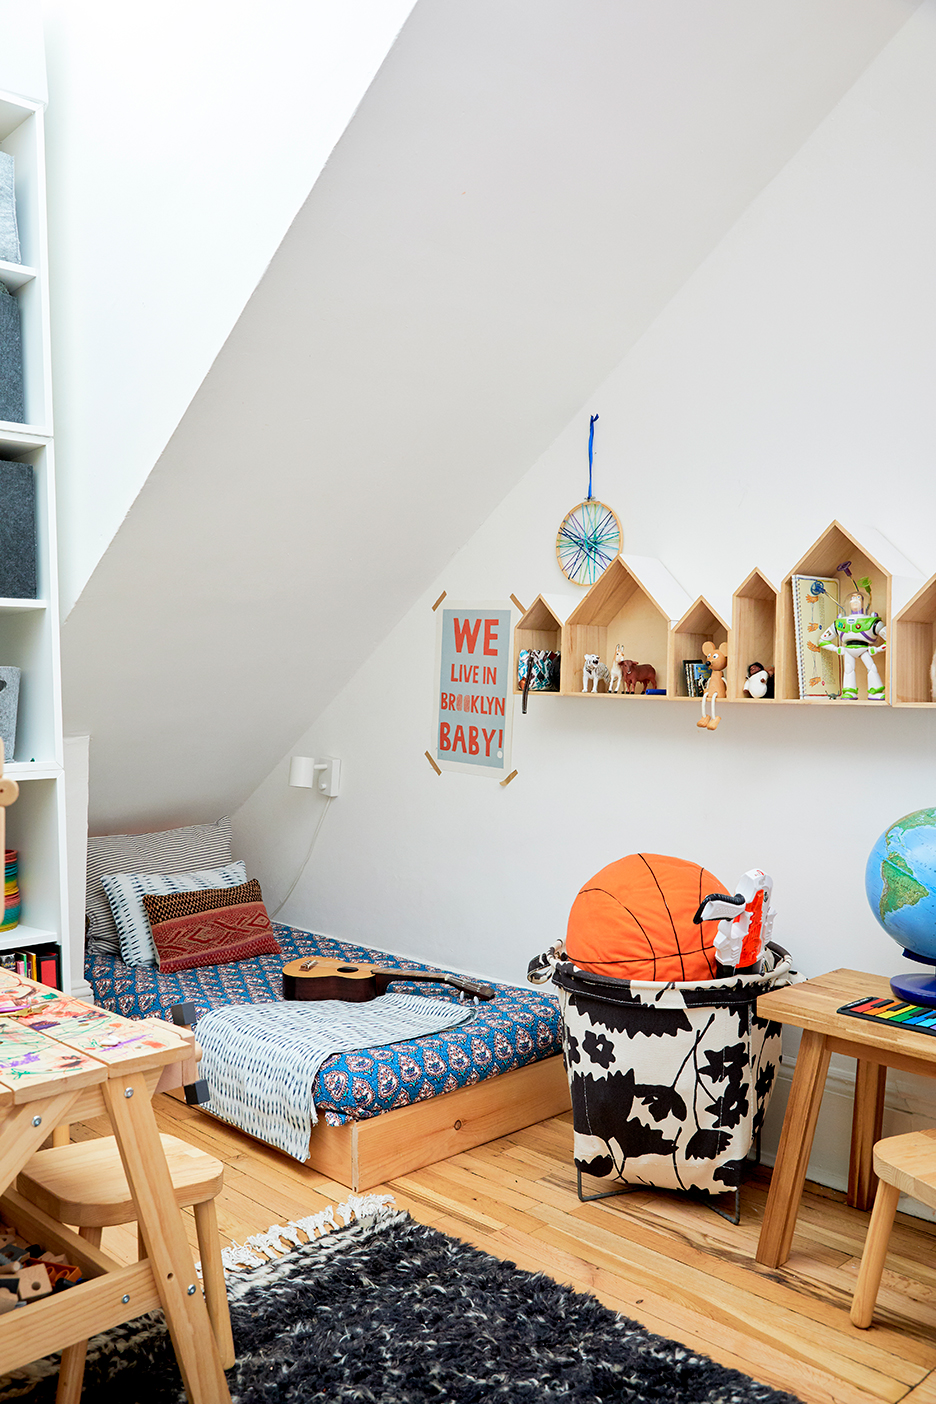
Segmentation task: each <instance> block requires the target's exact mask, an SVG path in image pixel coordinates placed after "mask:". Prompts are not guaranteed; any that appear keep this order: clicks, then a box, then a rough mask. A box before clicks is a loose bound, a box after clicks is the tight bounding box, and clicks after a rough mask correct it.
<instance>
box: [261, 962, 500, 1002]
mask: <svg viewBox="0 0 936 1404" xmlns="http://www.w3.org/2000/svg"><path fill="white" fill-rule="evenodd" d="M394 980H430V981H432V983H433V984H437V985H452V986H453V987H454V988H455V989H456V990H461V991H462V992H463V993H464V994H468V995H474V996H475V998H476V999H493V998H494V990H493V989H492V988H491V986H490V985H479V984H478V983H477V982H476V981H474V980H467V979H465V977H464V976H463V975H446V973H445V971H444V970H386V969H383V968H382V967H381V966H379V965H370V964H367V963H365V964H363V965H349V964H348V963H347V961H342V960H327V959H326V958H325V957H324V956H307V957H306V958H305V959H303V960H291V961H290V962H289V964H288V965H284V966H283V998H284V999H344V1000H348V1001H350V1002H351V1003H353V1004H361V1003H363V1002H364V1001H365V1000H368V999H376V998H377V996H378V995H382V994H386V991H387V986H388V985H389V984H391V983H392V982H393V981H394Z"/></svg>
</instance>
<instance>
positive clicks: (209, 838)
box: [85, 818, 234, 955]
mask: <svg viewBox="0 0 936 1404" xmlns="http://www.w3.org/2000/svg"><path fill="white" fill-rule="evenodd" d="M233 857H234V854H233V852H232V849H231V821H230V819H227V818H224V819H219V820H218V821H217V823H214V824H187V825H186V826H185V827H184V828H181V829H164V830H163V831H162V832H161V833H155V834H103V835H101V836H99V837H97V838H89V839H88V878H87V885H86V891H85V912H86V921H85V925H86V927H87V932H88V937H87V944H88V948H89V950H96V951H106V952H108V953H109V954H110V955H119V954H120V936H119V933H118V931H117V927H116V926H115V925H114V918H113V916H112V914H111V909H110V906H109V905H108V901H107V893H106V892H105V891H104V887H103V885H102V882H101V879H102V878H103V876H104V874H105V873H190V872H194V871H196V870H197V869H199V868H217V867H219V866H220V865H221V864H222V863H230V862H231V860H232V858H233Z"/></svg>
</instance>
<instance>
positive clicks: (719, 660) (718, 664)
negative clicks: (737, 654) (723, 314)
mask: <svg viewBox="0 0 936 1404" xmlns="http://www.w3.org/2000/svg"><path fill="white" fill-rule="evenodd" d="M702 657H703V658H704V659H705V661H706V663H707V664H708V665H709V667H710V668H711V670H712V676H711V677H710V678H709V680H708V682H707V683H706V684H705V690H704V692H703V693H702V715H701V717H700V718H699V720H698V721H697V722H696V726H703V727H707V728H708V730H709V731H714V730H715V728H716V727H717V726H718V723H719V722H720V721H721V717H717V716H716V715H715V704H716V702H717V701H718V699H719V697H727V696H728V689H727V687H726V686H725V669H726V668H727V667H728V644H727V642H726V643H723V644H722V645H721V647H720V648H716V647H715V645H714V644H713V643H711V642H710V643H705V644H703V645H702ZM706 703H708V704H709V713H710V715H708V716H706V714H705V708H706Z"/></svg>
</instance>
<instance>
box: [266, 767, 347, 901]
mask: <svg viewBox="0 0 936 1404" xmlns="http://www.w3.org/2000/svg"><path fill="white" fill-rule="evenodd" d="M334 798H335V796H334V795H329V796H328V797H327V799H326V801H325V806H324V808H323V809H322V812H321V814H320V815H319V821H318V823H317V824H316V826H315V833H314V834H313V835H312V842H311V843H310V844H309V851H308V853H307V854H306V856H305V857H304V858H303V860H302V863H301V864H300V867H299V871H298V873H297V874H296V876H295V877H294V878H293V880H292V882H291V883H290V886H289V891H288V892H287V893H286V896H285V897H284V898H283V900H282V902H280V904H279V906H278V907H277V908H276V911H275V912H271V913H270V915H271V917H275V916H279V914H280V912H281V911H282V910H283V908H284V907H285V905H286V903H287V902H288V901H289V899H290V897H291V896H292V895H293V892H294V891H295V887H296V883H297V882H298V881H299V879H300V878H301V877H302V874H303V873H304V872H305V870H306V868H307V867H308V866H309V859H310V858H311V857H312V850H313V848H314V847H315V841H316V839H317V838H318V836H319V830H320V829H321V827H322V825H323V823H324V822H325V815H326V814H327V813H328V809H329V806H330V804H331V802H332V800H333V799H334Z"/></svg>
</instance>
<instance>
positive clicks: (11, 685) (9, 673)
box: [0, 664, 20, 761]
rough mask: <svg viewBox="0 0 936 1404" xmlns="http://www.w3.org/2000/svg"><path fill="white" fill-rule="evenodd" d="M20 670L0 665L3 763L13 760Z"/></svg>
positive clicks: (0, 737)
mask: <svg viewBox="0 0 936 1404" xmlns="http://www.w3.org/2000/svg"><path fill="white" fill-rule="evenodd" d="M19 688H20V670H19V668H13V667H4V666H3V665H2V664H0V741H2V742H3V757H4V760H5V761H11V760H15V759H16V757H15V755H14V752H13V747H14V744H15V741H16V711H17V705H18V703H19Z"/></svg>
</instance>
